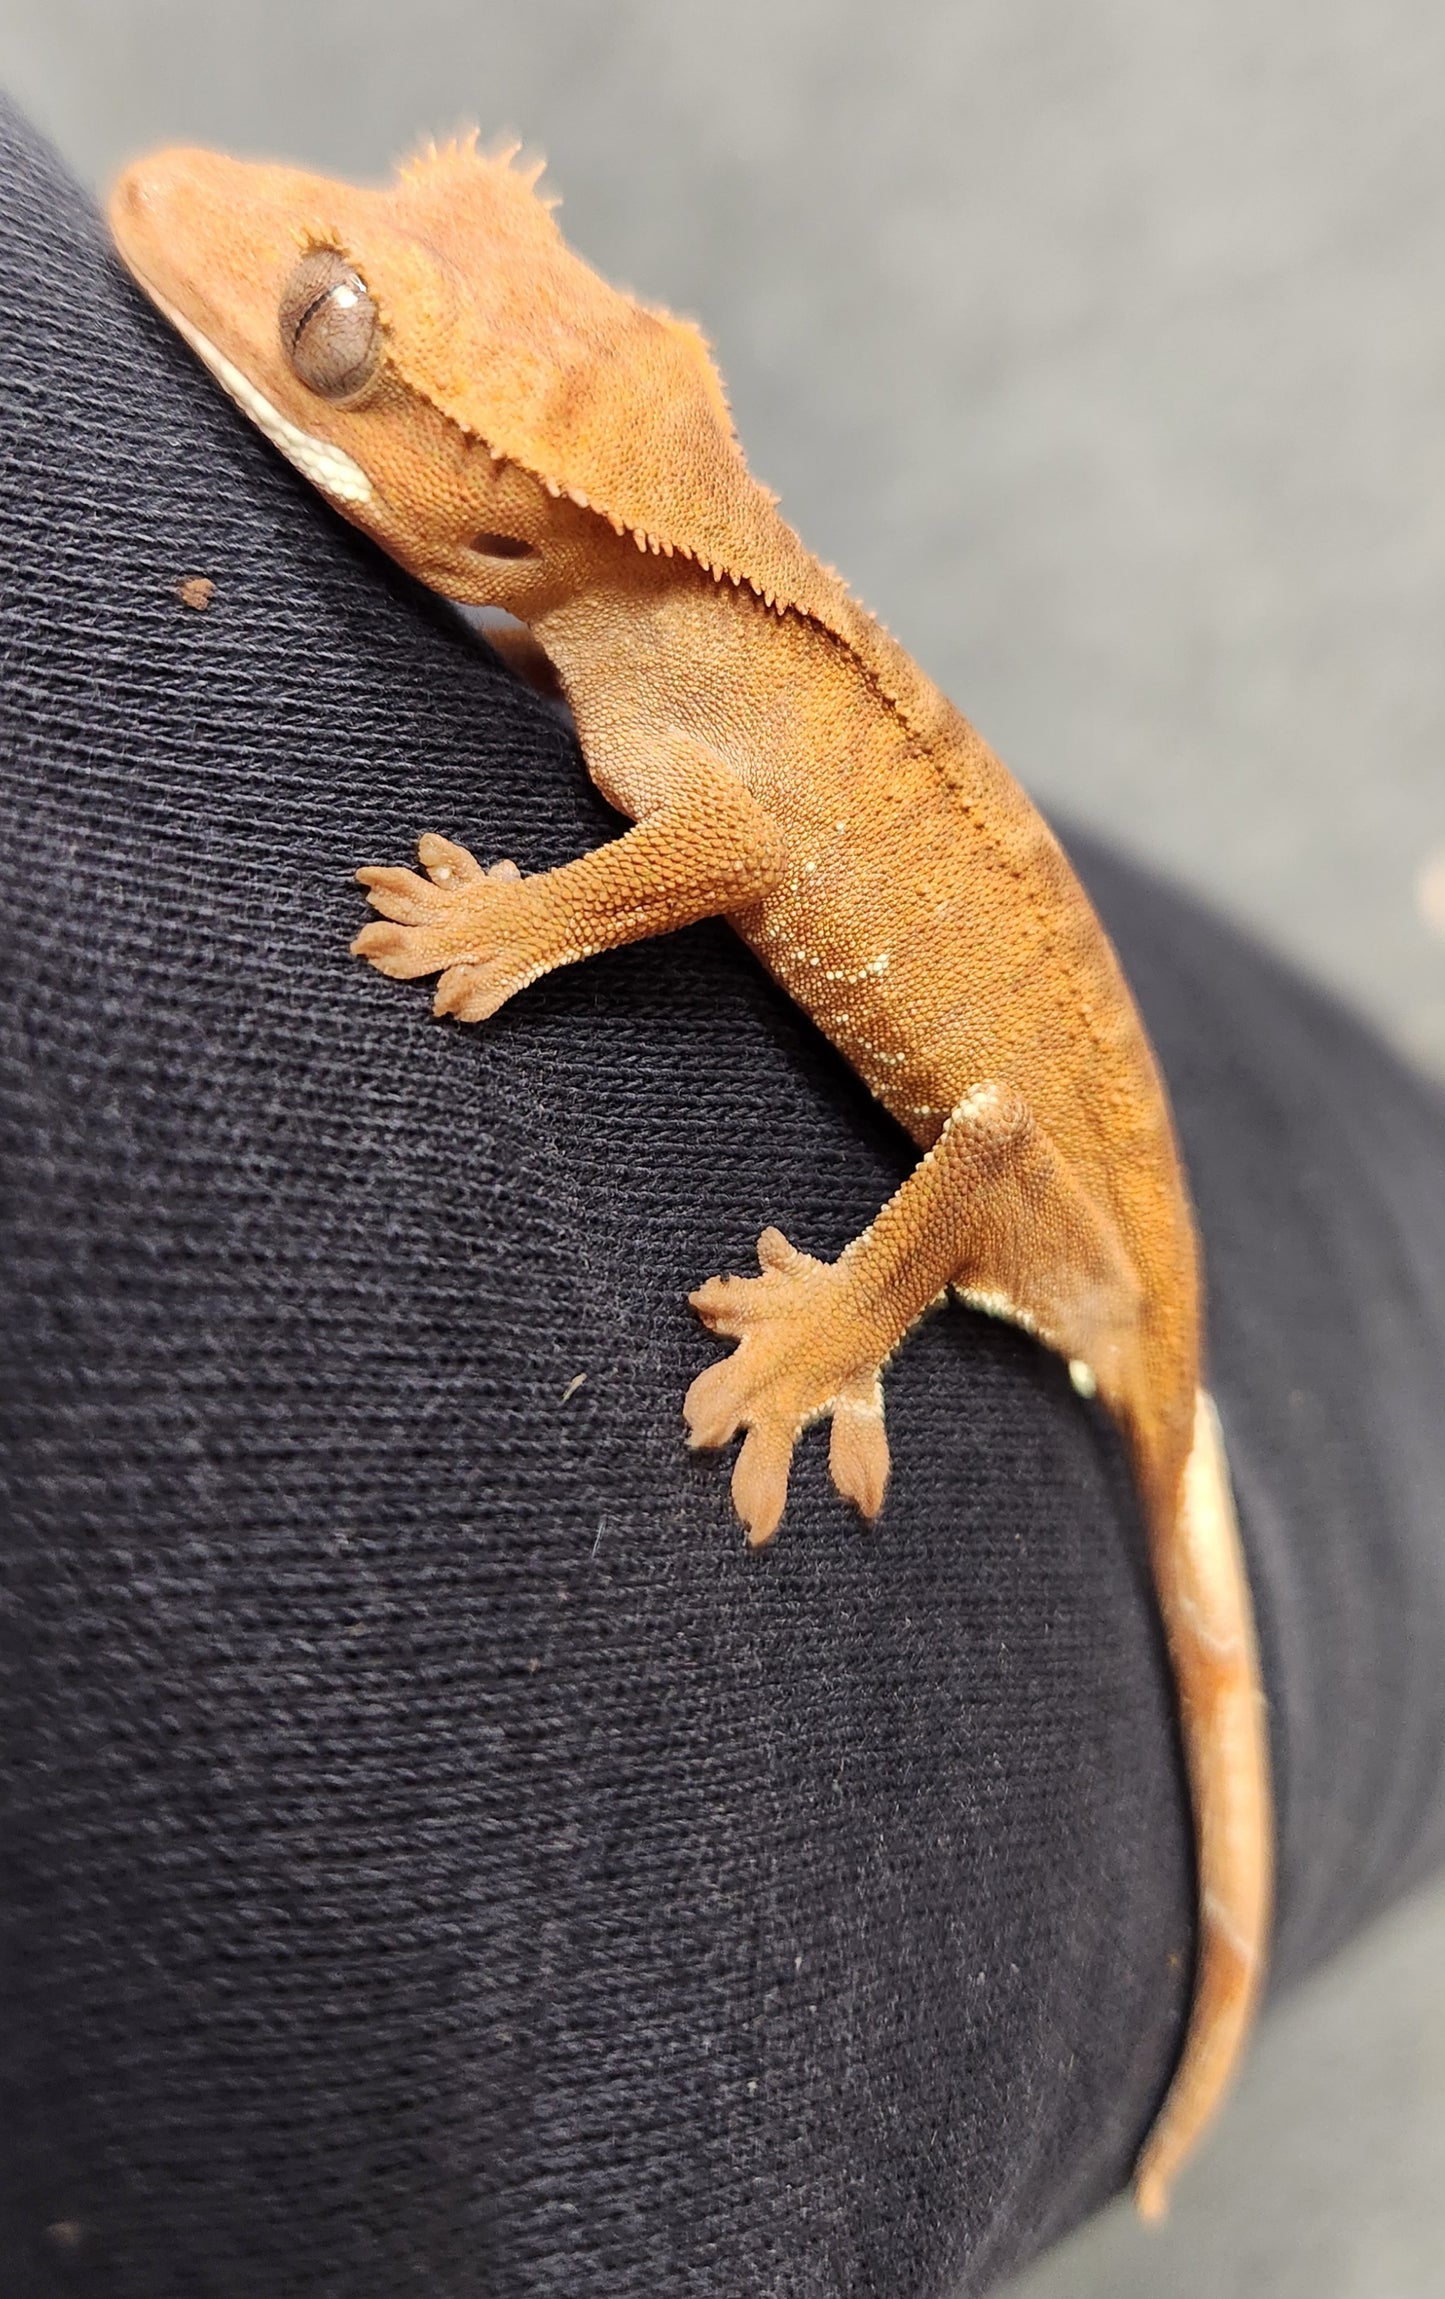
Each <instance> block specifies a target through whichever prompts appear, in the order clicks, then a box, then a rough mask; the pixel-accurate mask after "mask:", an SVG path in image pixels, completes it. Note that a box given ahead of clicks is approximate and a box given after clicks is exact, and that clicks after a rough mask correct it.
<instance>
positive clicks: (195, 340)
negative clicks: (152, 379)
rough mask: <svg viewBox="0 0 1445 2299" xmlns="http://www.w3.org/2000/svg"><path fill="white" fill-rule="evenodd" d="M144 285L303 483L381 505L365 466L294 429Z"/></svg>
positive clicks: (341, 498)
mask: <svg viewBox="0 0 1445 2299" xmlns="http://www.w3.org/2000/svg"><path fill="white" fill-rule="evenodd" d="M141 284H142V285H143V286H144V288H145V291H146V294H147V295H148V296H149V297H150V299H151V301H152V302H153V303H154V304H155V305H156V307H157V309H158V310H160V311H161V312H163V313H164V314H165V317H166V318H167V319H168V320H169V321H170V323H171V325H172V327H173V328H175V330H176V332H177V334H178V335H183V336H184V337H185V339H186V341H187V343H188V344H189V345H190V347H191V349H192V351H194V352H195V354H196V356H197V358H198V359H201V360H203V361H204V362H205V364H206V366H207V367H209V369H210V371H211V373H212V375H214V377H215V378H216V381H217V382H218V383H219V384H220V386H221V389H222V390H223V391H225V392H226V393H228V394H229V396H230V397H231V398H232V399H234V400H235V402H236V405H237V406H238V407H239V408H240V409H241V411H242V413H243V414H245V415H249V416H250V418H251V421H252V422H253V423H254V424H255V426H256V428H257V430H258V431H264V433H265V434H266V437H267V438H268V439H269V440H270V442H271V444H272V446H273V447H279V448H280V450H281V453H282V454H283V455H284V456H285V458H286V460H287V462H288V463H294V464H295V466H296V468H297V470H298V471H299V472H300V473H301V474H302V477H303V478H306V479H309V480H310V481H311V484H312V486H313V487H319V488H320V490H321V492H322V494H323V495H329V496H330V498H331V500H332V502H334V503H348V504H352V505H356V506H361V505H365V504H368V503H375V501H376V499H377V496H376V489H375V488H374V487H373V486H372V484H371V481H370V480H369V479H368V478H367V476H366V473H365V472H364V471H363V470H362V468H361V465H360V464H359V463H357V462H355V461H354V460H353V458H352V457H351V456H350V455H348V454H347V453H346V451H345V449H344V448H342V447H334V446H333V445H332V444H331V442H330V440H329V439H314V438H313V437H312V435H311V433H310V432H309V431H303V430H301V429H300V427H299V426H298V425H297V424H295V423H292V422H291V421H290V419H289V417H287V416H285V415H283V414H282V413H281V410H280V408H279V407H273V406H272V404H271V402H270V400H269V399H268V398H267V397H266V396H265V394H264V392H260V391H258V390H257V389H256V386H255V384H254V383H252V382H251V381H250V379H249V377H247V376H245V375H243V374H242V373H241V370H240V368H239V367H235V366H233V365H232V363H231V361H230V360H229V359H228V358H227V357H226V355H225V353H224V351H218V350H217V348H216V346H215V344H214V343H212V342H211V341H210V339H209V337H207V336H204V335H202V333H201V331H200V329H199V328H198V327H194V326H193V325H192V324H191V322H190V320H188V319H187V318H186V317H185V315H184V313H183V312H179V311H177V309H176V307H175V305H174V304H173V303H168V302H167V301H166V298H165V297H164V296H163V295H158V294H157V293H156V290H155V289H154V288H153V287H152V286H151V285H150V283H149V281H142V283H141Z"/></svg>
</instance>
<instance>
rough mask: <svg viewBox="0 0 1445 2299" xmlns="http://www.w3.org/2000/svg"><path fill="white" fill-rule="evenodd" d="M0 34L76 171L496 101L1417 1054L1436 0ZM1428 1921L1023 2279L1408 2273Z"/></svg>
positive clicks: (803, 518) (1151, 0) (589, 214)
mask: <svg viewBox="0 0 1445 2299" xmlns="http://www.w3.org/2000/svg"><path fill="white" fill-rule="evenodd" d="M0 79H3V81H4V82H5V83H6V84H7V85H8V86H9V87H10V89H11V90H12V91H13V93H14V94H16V95H17V96H18V97H19V98H20V99H21V100H22V101H23V102H25V103H26V104H28V105H29V107H30V109H31V111H32V113H33V114H34V116H35V117H36V118H37V119H38V120H39V122H40V123H41V124H42V125H43V126H44V127H46V128H48V129H49V130H50V131H51V133H52V134H53V135H54V136H55V137H56V139H57V141H58V142H59V144H60V145H61V147H62V149H63V150H64V151H65V152H66V153H67V155H68V156H69V158H70V159H71V161H72V162H73V164H74V165H75V166H76V167H77V168H78V169H79V170H80V172H81V173H82V174H84V175H86V176H90V177H92V178H94V179H96V180H101V179H103V178H104V177H105V175H106V174H107V173H108V172H109V171H110V170H111V169H112V168H113V167H114V166H115V164H116V163H117V162H118V161H119V160H121V159H122V158H124V157H125V156H127V155H128V154H130V153H132V152H135V151H137V150H139V149H142V148H144V147H145V146H146V145H148V144H151V143H154V142H157V141H161V140H165V141H173V140H176V139H178V138H189V139H193V140H197V141H204V142H211V143H218V144H222V145H225V146H228V147H230V148H231V149H234V150H241V151H250V152H261V151H269V152H274V153H277V154H284V155H287V156H290V157H293V158H298V159H304V160H308V161H311V162H313V163H315V164H318V165H321V166H325V167H331V168H335V169H338V170H345V171H353V172H361V173H367V174H373V173H376V172H378V171H380V170H381V169H382V168H383V167H384V165H385V163H386V162H387V161H388V160H389V158H391V157H392V156H394V155H396V154H398V153H400V152H402V151H404V150H405V148H406V147H407V146H408V144H409V143H411V142H412V141H414V140H416V139H418V138H419V137H420V136H421V135H422V134H423V133H428V132H432V131H436V130H441V129H445V128H448V127H450V126H452V125H454V124H456V123H457V122H458V121H461V120H474V121H477V122H479V123H480V124H481V125H482V126H483V128H484V129H485V130H487V131H489V132H490V131H492V130H495V129H500V128H503V127H506V126H512V127H515V128H517V129H518V130H520V131H522V132H523V133H524V134H525V135H526V136H527V137H528V138H529V139H531V140H533V141H534V142H535V143H537V144H538V145H540V146H541V147H542V148H543V149H544V150H545V151H546V152H547V154H548V156H549V159H550V161H551V163H552V175H553V178H554V181H555V183H556V185H558V186H559V187H560V188H561V189H562V191H563V193H564V195H565V201H566V204H565V209H564V222H565V224H566V227H567V229H568V231H569V233H570V234H571V236H572V238H573V239H574V241H575V242H576V243H577V245H578V246H579V247H580V248H581V249H582V250H583V252H584V253H586V254H587V255H589V256H591V257H592V258H593V259H594V260H595V261H596V262H597V263H598V264H599V265H600V266H601V267H602V268H603V269H604V270H606V271H607V272H609V273H610V274H611V275H612V276H613V277H615V278H619V279H621V280H623V281H625V282H627V283H628V284H631V285H633V286H635V287H637V288H638V289H640V290H642V291H643V292H645V293H647V294H649V295H651V296H653V297H656V298H659V299H662V300H666V301H668V302H670V303H672V304H674V305H675V306H678V307H680V308H682V309H684V310H687V311H690V312H693V313H695V314H696V315H698V316H699V317H701V318H702V319H703V321H704V323H705V324H706V326H707V328H708V331H709V333H710V334H711V335H712V336H713V338H714V340H715V341H716V342H717V344H718V346H719V350H720V354H721V358H722V361H723V365H724V368H725V371H726V373H727V375H728V378H729V382H730V385H731V390H732V397H733V402H734V406H735V409H736V411H737V415H738V421H739V427H740V430H741V432H742V435H743V438H744V440H745V441H746V443H747V445H748V447H749V450H750V452H751V455H752V460H753V462H754V465H755V467H756V468H757V469H758V470H759V472H760V473H761V474H762V475H763V476H764V477H765V478H767V479H768V480H769V482H770V483H771V484H772V485H774V486H776V487H778V488H780V489H781V492H782V496H783V505H784V509H785V511H786V512H787V513H788V515H789V516H790V517H791V518H792V519H793V521H794V523H795V524H796V525H797V526H798V527H799V528H800V529H801V530H802V532H803V534H804V535H805V537H806V538H807V539H808V541H809V542H810V543H811V544H812V545H813V546H814V547H815V548H816V549H818V550H819V551H821V553H822V554H823V555H824V556H825V557H826V558H829V559H831V560H833V561H835V562H836V563H837V564H838V565H840V566H842V567H843V568H844V569H845V570H846V571H847V573H848V574H849V576H850V578H851V579H852V581H853V582H854V583H855V585H856V586H857V588H858V590H859V591H860V592H861V594H862V595H863V596H864V597H865V598H866V599H867V600H868V601H869V603H870V604H871V605H873V606H874V607H876V608H877V609H878V610H879V611H880V612H881V613H882V615H883V616H884V618H885V620H886V621H887V622H888V623H889V624H890V625H891V626H892V628H893V629H895V630H896V631H897V632H898V633H899V634H900V636H902V637H903V638H904V639H905V640H906V641H907V643H908V644H909V645H910V646H911V647H912V648H913V649H914V651H915V652H916V653H917V654H918V655H919V656H920V658H921V660H922V661H923V662H924V664H925V665H926V666H927V668H928V669H929V670H930V671H931V672H933V673H934V674H935V676H937V677H938V678H939V679H940V680H941V681H942V683H943V684H944V685H945V686H946V687H947V688H948V689H949V691H950V692H951V693H952V694H953V695H954V697H955V698H956V699H957V700H958V701H959V702H960V703H961V704H962V705H963V707H964V708H965V709H966V710H968V711H969V713H970V714H971V715H972V716H973V717H974V718H975V719H977V721H978V722H979V724H980V725H981V726H982V727H983V729H984V730H985V732H986V733H987V734H988V735H989V736H990V737H991V738H992V740H993V741H994V742H995V744H996V745H997V746H998V747H999V748H1000V749H1001V750H1002V752H1003V753H1004V755H1005V756H1006V757H1007V758H1008V759H1009V760H1010V761H1011V763H1012V764H1013V765H1014V767H1015V769H1016V771H1017V772H1018V773H1019V774H1020V776H1021V777H1022V779H1023V780H1024V781H1025V782H1026V783H1028V784H1029V785H1030V787H1031V788H1033V789H1034V790H1035V791H1036V792H1037V793H1038V794H1039V795H1040V796H1041V797H1042V798H1043V799H1044V801H1045V802H1046V803H1049V802H1052V803H1055V804H1057V805H1060V806H1067V807H1068V808H1069V809H1071V810H1072V811H1073V813H1074V814H1076V815H1077V816H1079V817H1082V818H1085V819H1087V820H1090V821H1092V822H1094V823H1096V824H1097V825H1099V826H1100V827H1102V828H1103V829H1105V830H1107V831H1109V832H1112V833H1114V834H1116V835H1117V836H1119V837H1120V838H1121V839H1124V840H1127V842H1128V843H1129V844H1131V845H1132V846H1133V847H1134V848H1135V849H1136V850H1138V851H1140V852H1142V853H1144V854H1146V855H1149V856H1151V857H1153V858H1154V859H1155V860H1156V861H1158V862H1160V863H1162V864H1164V865H1166V866H1167V867H1169V868H1171V869H1172V870H1173V871H1175V872H1176V873H1177V874H1178V875H1179V876H1180V877H1181V878H1183V879H1186V880H1187V881H1189V882H1190V883H1192V884H1193V885H1195V886H1197V887H1199V888H1200V889H1201V890H1203V891H1204V892H1206V893H1207V894H1208V895H1210V897H1211V898H1212V899H1213V900H1214V901H1215V902H1216V903H1218V904H1220V905H1222V906H1223V907H1225V908H1227V909H1229V910H1231V911H1233V912H1234V913H1235V914H1236V916H1238V917H1240V918H1242V919H1244V920H1245V921H1246V922H1247V923H1249V924H1251V925H1253V926H1254V927H1256V928H1257V929H1258V930H1259V931H1260V932H1261V933H1262V934H1264V935H1266V936H1267V937H1268V938H1270V939H1271V940H1272V941H1274V942H1275V943H1276V944H1278V945H1279V946H1280V947H1282V948H1284V949H1285V950H1287V951H1289V952H1291V953H1293V954H1294V955H1295V956H1296V957H1298V958H1300V959H1302V960H1304V961H1305V962H1306V963H1307V964H1308V965H1309V966H1311V967H1312V968H1313V969H1314V970H1315V971H1316V972H1317V973H1319V974H1321V975H1323V976H1324V977H1326V978H1327V979H1328V980H1330V981H1331V982H1333V983H1335V984H1336V985H1337V986H1339V987H1340V988H1341V989H1343V990H1344V991H1345V992H1346V993H1347V994H1348V995H1349V996H1350V997H1352V998H1353V999H1354V1000H1355V1001H1356V1003H1357V1004H1359V1005H1361V1006H1363V1007H1364V1008H1365V1009H1367V1010H1368V1011H1369V1012H1370V1013H1372V1014H1373V1015H1374V1017H1375V1018H1376V1020H1377V1021H1378V1022H1379V1023H1380V1024H1381V1025H1382V1026H1383V1027H1384V1028H1385V1029H1386V1030H1388V1031H1389V1032H1391V1033H1392V1034H1393V1035H1394V1037H1395V1038H1396V1039H1397V1040H1398V1041H1399V1042H1400V1043H1401V1044H1403V1045H1404V1046H1406V1047H1408V1048H1409V1049H1411V1050H1412V1051H1413V1052H1414V1053H1415V1054H1416V1055H1417V1056H1418V1057H1419V1058H1420V1059H1422V1060H1423V1061H1425V1062H1426V1063H1428V1064H1430V1065H1431V1066H1433V1067H1434V1068H1435V1069H1436V1070H1437V1071H1439V1072H1440V1073H1441V1074H1442V1075H1445V772H1442V767H1445V648H1442V644H1441V631H1442V626H1445V294H1442V279H1445V11H1442V10H1441V8H1440V6H1439V0H1212V4H1211V5H1209V6H1203V5H1195V6H1185V5H1180V4H1178V0H893V4H892V5H891V6H889V7H887V8H881V9H880V8H878V7H877V6H876V5H864V0H730V4H729V5H728V6H727V7H711V6H703V5H701V4H694V0H671V4H669V0H408V4H407V5H405V6H399V5H397V0H250V4H249V5H247V6H245V7H219V6H217V7H210V8H207V7H205V6H203V5H197V0H0ZM204 483H205V475H204V474H203V473H198V474H197V484H198V485H204ZM1442 1961H1445V1890H1442V1891H1437V1892H1436V1893H1435V1894H1434V1896H1433V1897H1431V1896H1428V1895H1427V1896H1424V1897H1422V1898H1420V1899H1419V1900H1417V1901H1416V1902H1415V1903H1414V1904H1413V1905H1412V1906H1411V1907H1410V1908H1408V1909H1406V1910H1402V1911H1401V1912H1400V1913H1399V1914H1398V1916H1397V1917H1396V1918H1395V1919H1394V1920H1393V1921H1392V1923H1391V1924H1389V1925H1388V1926H1386V1927H1382V1929H1381V1930H1380V1931H1379V1932H1378V1933H1377V1934H1376V1935H1375V1937H1374V1938H1373V1939H1372V1940H1370V1941H1367V1942H1364V1943H1362V1944H1361V1945H1360V1946H1359V1947H1358V1948H1357V1949H1356V1950H1355V1951H1354V1952H1353V1953H1352V1955H1351V1956H1350V1957H1349V1958H1348V1959H1347V1960H1346V1961H1345V1962H1343V1963H1342V1964H1340V1965H1339V1966H1338V1967H1336V1968H1335V1969H1333V1970H1332V1971H1330V1972H1327V1973H1324V1974H1321V1975H1320V1976H1319V1977H1318V1979H1317V1980H1316V1981H1315V1982H1314V1983H1313V1984H1312V1985H1311V1987H1310V1988H1309V1989H1308V1990H1307V1991H1306V1992H1305V1993H1303V1994H1302V1995H1300V1996H1299V1997H1298V1998H1297V1999H1295V2000H1294V2001H1293V2002H1291V2003H1290V2004H1288V2005H1287V2006H1285V2007H1283V2008H1282V2009H1281V2010H1280V2011H1279V2012H1278V2013H1277V2014H1276V2016H1275V2018H1274V2019H1273V2021H1272V2022H1271V2026H1270V2030H1269V2033H1268V2034H1267V2036H1266V2038H1265V2041H1264V2044H1263V2046H1262V2048H1261V2050H1260V2053H1259V2056H1258V2058H1257V2061H1256V2063H1255V2065H1254V2067H1253V2068H1252V2070H1251V2072H1250V2075H1249V2077H1248V2079H1247V2082H1246V2085H1245V2087H1244V2091H1243V2094H1242V2096H1241V2098H1240V2101H1239V2104H1238V2106H1237V2108H1236V2110H1235V2112H1234V2114H1233V2116H1232V2117H1231V2119H1230V2121H1229V2123H1228V2125H1227V2127H1226V2128H1225V2130H1224V2131H1223V2132H1222V2133H1221V2135H1220V2137H1219V2140H1218V2142H1217V2144H1216V2146H1215V2148H1214V2149H1213V2151H1212V2153H1211V2156H1210V2158H1209V2161H1208V2162H1207V2163H1206V2164H1205V2165H1203V2166H1202V2167H1201V2168H1200V2170H1199V2172H1198V2173H1197V2175H1196V2176H1195V2178H1194V2179H1193V2181H1192V2182H1191V2183H1190V2184H1189V2186H1188V2188H1187V2189H1186V2191H1185V2192H1184V2193H1183V2194H1182V2195H1181V2197H1180V2202H1179V2206H1178V2211H1177V2216H1176V2220H1175V2222H1174V2224H1173V2226H1172V2227H1171V2229H1170V2230H1168V2231H1167V2232H1166V2233H1165V2234H1163V2235H1162V2236H1157V2237H1156V2236H1150V2237H1147V2238H1146V2237H1145V2236H1143V2235H1142V2233H1141V2232H1140V2231H1139V2230H1138V2229H1136V2228H1135V2227H1134V2226H1133V2225H1132V2223H1131V2222H1130V2221H1129V2220H1128V2219H1127V2218H1126V2217H1125V2216H1124V2215H1123V2214H1113V2215H1110V2216H1109V2217H1107V2218H1106V2219H1104V2220H1103V2221H1101V2222H1099V2223H1098V2224H1097V2225H1096V2226H1095V2227H1093V2228H1091V2229H1089V2230H1088V2231H1086V2233H1085V2234H1084V2235H1083V2236H1082V2237H1081V2238H1080V2239H1078V2240H1077V2241H1076V2242H1075V2243H1074V2244H1073V2245H1072V2246H1069V2247H1067V2248H1066V2249H1065V2250H1064V2251H1063V2252H1061V2253H1059V2254H1057V2255H1056V2257H1055V2258H1054V2259H1053V2260H1052V2261H1050V2262H1048V2263H1047V2264H1046V2265H1045V2266H1044V2267H1043V2268H1042V2269H1041V2270H1040V2271H1038V2272H1037V2273H1036V2274H1035V2275H1034V2276H1033V2277H1032V2278H1030V2279H1028V2281H1027V2282H1026V2284H1024V2285H1022V2286H1020V2287H1019V2289H1018V2291H1017V2292H1016V2293H1015V2295H1014V2299H1025V2293H1027V2295H1028V2299H1054V2295H1056V2294H1058V2295H1062V2294H1063V2293H1064V2292H1065V2291H1067V2292H1068V2293H1070V2294H1071V2295H1072V2299H1090V2295H1091V2294H1099V2295H1100V2299H1102V2295H1103V2294H1105V2293H1108V2294H1112V2295H1115V2299H1133V2295H1134V2294H1139V2295H1140V2299H1142V2295H1143V2294H1145V2293H1149V2294H1156V2293H1170V2294H1177V2295H1179V2299H1216V2295H1218V2299H1223V2294H1225V2293H1229V2294H1231V2295H1232V2294H1235V2293H1242V2292H1246V2291H1247V2292H1249V2293H1251V2294H1252V2295H1253V2299H1295V2295H1296V2294H1298V2295H1299V2299H1304V2295H1305V2294H1306V2293H1308V2294H1309V2299H1439V2294H1440V2293H1441V2291H1442V2290H1445V2016H1442V2003H1445V1991H1442V1987H1441V1982H1440V1977H1439V1974H1440V1970H1441V1966H1442Z"/></svg>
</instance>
